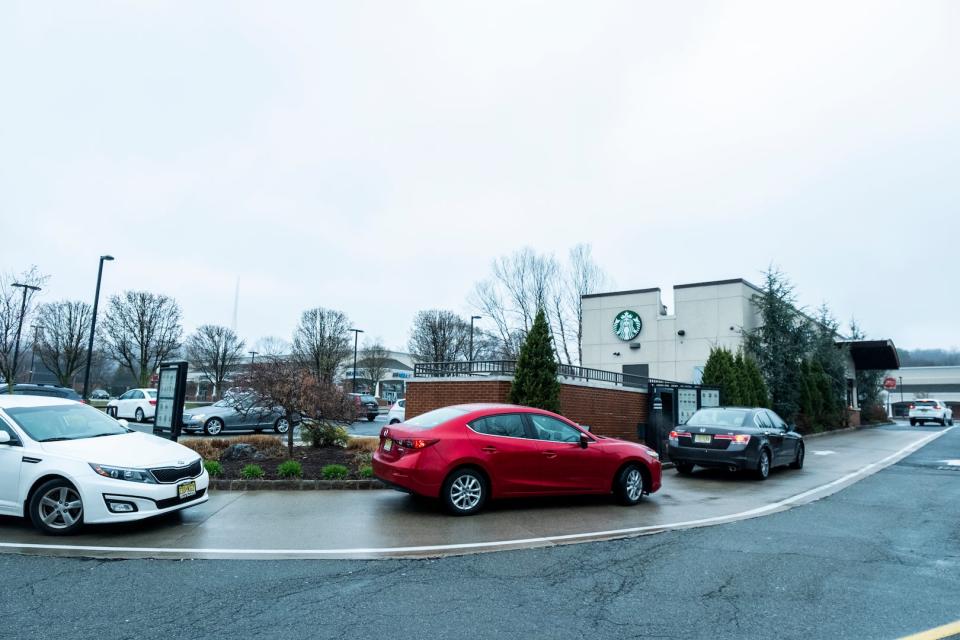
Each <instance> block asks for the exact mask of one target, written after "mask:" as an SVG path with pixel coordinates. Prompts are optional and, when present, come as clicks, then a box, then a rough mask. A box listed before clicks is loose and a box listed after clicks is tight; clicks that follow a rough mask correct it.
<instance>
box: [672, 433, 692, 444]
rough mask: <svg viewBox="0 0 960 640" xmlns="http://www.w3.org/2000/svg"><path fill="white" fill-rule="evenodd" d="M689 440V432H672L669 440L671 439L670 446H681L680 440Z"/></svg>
mask: <svg viewBox="0 0 960 640" xmlns="http://www.w3.org/2000/svg"><path fill="white" fill-rule="evenodd" d="M681 437H683V438H689V437H690V433H689V432H688V431H671V432H670V435H669V436H668V438H669V439H670V444H672V445H674V446H676V445H678V444H680V438H681Z"/></svg>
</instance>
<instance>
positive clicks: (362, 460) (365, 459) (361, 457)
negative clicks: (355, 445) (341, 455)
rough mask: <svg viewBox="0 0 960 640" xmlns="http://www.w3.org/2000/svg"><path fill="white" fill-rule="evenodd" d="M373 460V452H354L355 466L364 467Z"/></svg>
mask: <svg viewBox="0 0 960 640" xmlns="http://www.w3.org/2000/svg"><path fill="white" fill-rule="evenodd" d="M371 462H373V454H372V453H370V452H369V451H356V452H354V454H353V466H355V467H362V466H363V465H366V464H370V463H371Z"/></svg>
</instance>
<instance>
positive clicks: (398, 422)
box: [390, 418, 400, 424]
mask: <svg viewBox="0 0 960 640" xmlns="http://www.w3.org/2000/svg"><path fill="white" fill-rule="evenodd" d="M390 424H400V421H399V420H397V419H396V418H394V419H393V420H391V421H390Z"/></svg>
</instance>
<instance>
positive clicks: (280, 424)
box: [273, 418, 290, 433]
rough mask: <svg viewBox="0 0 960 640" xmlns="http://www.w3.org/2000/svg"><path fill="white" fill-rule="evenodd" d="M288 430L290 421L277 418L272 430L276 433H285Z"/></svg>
mask: <svg viewBox="0 0 960 640" xmlns="http://www.w3.org/2000/svg"><path fill="white" fill-rule="evenodd" d="M289 429H290V421H289V420H287V419H286V418H277V421H276V422H274V423H273V430H274V431H276V432H277V433H286V432H287V431H288V430H289Z"/></svg>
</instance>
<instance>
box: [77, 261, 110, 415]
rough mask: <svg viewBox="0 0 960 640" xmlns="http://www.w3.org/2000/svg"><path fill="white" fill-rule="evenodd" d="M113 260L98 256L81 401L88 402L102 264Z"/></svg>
mask: <svg viewBox="0 0 960 640" xmlns="http://www.w3.org/2000/svg"><path fill="white" fill-rule="evenodd" d="M109 260H113V256H100V266H99V267H97V291H96V293H94V294H93V317H92V318H90V341H89V342H88V343H87V367H86V371H84V372H83V399H84V400H88V399H89V398H88V397H87V392H89V390H90V362H91V361H92V360H93V336H94V335H96V330H97V307H98V306H99V305H100V281H101V280H102V279H103V263H104V262H107V261H109Z"/></svg>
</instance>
